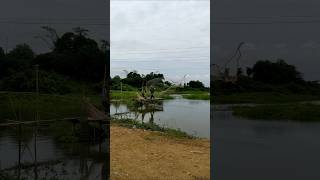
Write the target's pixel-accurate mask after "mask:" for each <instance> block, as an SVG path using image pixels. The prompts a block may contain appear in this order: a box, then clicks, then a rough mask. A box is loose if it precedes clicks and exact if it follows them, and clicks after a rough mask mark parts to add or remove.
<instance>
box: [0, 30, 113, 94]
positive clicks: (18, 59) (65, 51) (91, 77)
mask: <svg viewBox="0 0 320 180" xmlns="http://www.w3.org/2000/svg"><path fill="white" fill-rule="evenodd" d="M42 28H43V29H44V30H45V31H46V33H47V34H46V36H45V37H42V38H41V39H42V40H43V41H44V42H46V43H47V44H48V45H49V46H50V51H49V52H47V53H42V54H36V53H35V52H34V51H33V50H32V48H31V47H30V46H29V45H28V44H18V45H17V46H16V47H15V48H13V49H12V50H11V51H9V52H8V53H5V52H4V50H3V48H2V47H0V90H2V91H4V90H8V91H33V90H34V88H35V87H34V86H35V85H34V84H35V83H34V82H35V74H34V73H35V68H34V65H36V64H37V65H39V68H40V71H39V81H40V83H39V85H40V90H41V91H42V92H48V93H68V92H71V91H72V89H75V87H74V85H75V84H79V83H76V82H84V83H90V84H95V83H96V84H99V83H100V82H101V81H102V79H103V77H104V70H105V68H104V67H105V65H106V64H109V62H108V60H109V54H110V53H109V48H108V46H109V43H108V42H107V41H106V40H102V41H101V42H100V43H98V42H96V41H95V40H93V39H91V38H89V36H88V33H89V31H88V30H86V29H82V28H74V29H73V31H71V32H66V33H63V34H62V35H59V34H58V33H57V32H56V30H55V29H53V28H50V27H42Z"/></svg>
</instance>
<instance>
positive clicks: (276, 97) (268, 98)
mask: <svg viewBox="0 0 320 180" xmlns="http://www.w3.org/2000/svg"><path fill="white" fill-rule="evenodd" d="M212 100H213V103H215V104H241V103H255V104H270V103H272V104H274V103H290V102H299V101H314V100H320V95H309V94H284V93H268V92H261V93H260V92H255V93H234V94H230V95H215V96H213V97H212Z"/></svg>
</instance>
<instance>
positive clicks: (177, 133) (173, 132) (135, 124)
mask: <svg viewBox="0 0 320 180" xmlns="http://www.w3.org/2000/svg"><path fill="white" fill-rule="evenodd" d="M112 123H115V124H118V125H120V126H123V127H127V128H138V129H145V130H150V131H158V132H162V133H163V135H164V136H168V137H173V138H188V139H195V138H196V137H194V136H192V135H189V134H187V133H186V132H183V131H181V130H180V129H172V128H166V127H161V126H159V125H157V124H154V123H150V122H146V123H141V122H139V121H136V120H133V119H113V120H112Z"/></svg>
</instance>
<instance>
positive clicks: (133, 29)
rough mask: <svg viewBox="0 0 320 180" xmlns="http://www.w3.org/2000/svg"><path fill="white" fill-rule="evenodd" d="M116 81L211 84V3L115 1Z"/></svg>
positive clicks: (197, 0) (206, 0) (113, 63)
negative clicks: (155, 76)
mask: <svg viewBox="0 0 320 180" xmlns="http://www.w3.org/2000/svg"><path fill="white" fill-rule="evenodd" d="M110 16H111V18H110V21H111V22H110V23H111V26H110V34H111V76H114V75H120V76H122V77H123V76H125V75H126V74H125V71H124V70H126V71H132V70H137V71H138V72H139V73H143V74H146V73H150V72H159V73H163V74H164V75H165V77H166V79H167V80H172V81H174V82H182V81H183V78H184V77H186V78H185V81H189V80H200V81H203V82H204V83H205V84H206V85H209V81H210V67H209V64H210V1H209V0H188V1H186V0H171V1H166V0H158V1H145V0H142V1H137V0H134V1H132V0H131V1H130V0H127V1H126V0H111V14H110Z"/></svg>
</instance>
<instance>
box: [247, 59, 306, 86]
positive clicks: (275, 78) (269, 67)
mask: <svg viewBox="0 0 320 180" xmlns="http://www.w3.org/2000/svg"><path fill="white" fill-rule="evenodd" d="M252 74H253V79H254V80H256V81H261V82H263V83H269V84H283V83H291V82H302V81H303V79H302V77H301V73H300V72H298V71H297V70H296V67H295V66H293V65H289V64H287V63H286V62H285V61H284V60H282V59H278V60H277V61H276V62H270V61H269V60H265V61H258V62H256V63H255V65H254V66H253V68H252Z"/></svg>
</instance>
